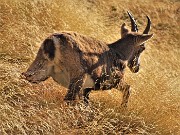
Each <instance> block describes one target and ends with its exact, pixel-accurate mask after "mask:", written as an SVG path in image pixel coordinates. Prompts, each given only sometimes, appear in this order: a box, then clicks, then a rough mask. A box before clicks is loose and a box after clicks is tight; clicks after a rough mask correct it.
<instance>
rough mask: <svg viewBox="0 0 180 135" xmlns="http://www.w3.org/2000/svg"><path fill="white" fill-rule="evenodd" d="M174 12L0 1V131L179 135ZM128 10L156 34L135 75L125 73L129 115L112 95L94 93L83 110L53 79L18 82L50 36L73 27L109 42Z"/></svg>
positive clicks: (144, 5) (88, 0) (116, 1)
mask: <svg viewBox="0 0 180 135" xmlns="http://www.w3.org/2000/svg"><path fill="white" fill-rule="evenodd" d="M179 7H180V2H178V1H175V0H161V1H158V2H157V1H155V0H145V1H144V0H132V1H120V0H111V2H110V1H107V0H105V1H101V0H97V1H95V0H73V1H72V0H61V1H59V0H52V1H50V2H49V1H48V0H44V1H43V0H27V1H26V2H24V1H23V0H14V1H12V0H1V3H0V27H1V28H0V39H1V40H0V134H48V135H49V134H117V133H118V134H120V133H126V134H129V133H133V134H135V133H139V134H163V135H165V134H180V131H179V129H180V120H179V119H178V118H179V117H180V116H179V115H180V103H179V101H180V85H179V84H180V61H179V60H178V58H179V57H180V47H179V42H180V41H179V38H180V34H179V29H180V28H179V26H180V23H179V22H180V8H179ZM127 10H130V11H131V12H132V13H133V14H134V15H135V16H136V18H137V19H138V25H139V29H140V30H141V31H142V30H143V28H144V27H145V25H146V20H145V15H146V14H147V15H149V16H150V17H151V19H152V32H153V33H154V37H153V39H152V40H151V41H149V42H148V44H149V45H148V46H147V49H146V51H145V52H144V53H143V55H142V59H141V70H140V72H139V73H138V74H133V73H130V71H129V70H128V69H127V74H126V80H127V82H128V83H129V84H131V86H132V94H131V97H130V102H129V107H128V110H121V108H120V107H119V106H120V102H121V97H120V95H121V94H120V93H119V92H117V91H116V90H112V91H108V92H93V93H92V94H91V99H92V103H91V105H90V107H88V108H84V107H83V106H82V105H81V104H80V105H77V106H75V107H73V106H72V107H68V106H66V105H65V104H64V102H63V97H64V95H65V93H66V90H65V89H64V88H62V87H61V86H59V85H57V84H56V83H55V82H53V81H52V80H51V79H49V80H48V81H46V82H44V83H41V84H39V85H31V84H29V83H27V82H25V81H24V80H22V79H20V73H21V72H23V71H25V69H27V67H28V65H29V64H30V63H31V62H32V60H33V59H34V57H35V55H36V52H37V50H38V47H39V46H40V43H41V42H42V40H43V39H44V38H45V37H47V36H48V35H49V34H51V33H53V32H58V31H62V30H71V31H77V32H79V33H83V34H86V35H89V36H93V37H96V38H97V39H100V40H104V41H107V42H112V41H115V40H116V39H118V38H119V36H120V35H119V31H120V28H119V27H120V24H122V23H123V22H127V23H128V24H129V20H128V17H127V15H126V11H127Z"/></svg>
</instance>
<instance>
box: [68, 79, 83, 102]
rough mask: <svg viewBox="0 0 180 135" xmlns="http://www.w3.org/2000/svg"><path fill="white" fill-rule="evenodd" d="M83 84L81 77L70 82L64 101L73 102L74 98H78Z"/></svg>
mask: <svg viewBox="0 0 180 135" xmlns="http://www.w3.org/2000/svg"><path fill="white" fill-rule="evenodd" d="M82 84H83V79H82V77H77V78H74V79H72V80H71V81H70V85H69V89H68V92H67V94H66V96H65V98H64V100H69V101H72V100H75V99H76V96H77V95H78V96H80V94H79V91H80V90H81V87H82Z"/></svg>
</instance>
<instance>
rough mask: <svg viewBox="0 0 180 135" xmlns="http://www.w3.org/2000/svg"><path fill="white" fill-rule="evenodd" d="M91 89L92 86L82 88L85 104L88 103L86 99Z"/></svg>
mask: <svg viewBox="0 0 180 135" xmlns="http://www.w3.org/2000/svg"><path fill="white" fill-rule="evenodd" d="M91 90H92V88H85V89H84V90H83V98H84V102H85V103H86V104H88V103H89V101H88V100H89V94H90V92H91Z"/></svg>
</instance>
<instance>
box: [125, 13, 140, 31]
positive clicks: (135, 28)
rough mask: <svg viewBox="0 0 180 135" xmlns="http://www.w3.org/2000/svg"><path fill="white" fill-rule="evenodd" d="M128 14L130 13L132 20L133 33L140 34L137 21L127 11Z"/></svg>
mask: <svg viewBox="0 0 180 135" xmlns="http://www.w3.org/2000/svg"><path fill="white" fill-rule="evenodd" d="M127 13H128V15H129V18H130V20H131V31H133V32H138V27H137V25H136V21H135V19H134V17H133V15H132V14H131V13H129V11H127Z"/></svg>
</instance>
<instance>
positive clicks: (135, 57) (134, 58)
mask: <svg viewBox="0 0 180 135" xmlns="http://www.w3.org/2000/svg"><path fill="white" fill-rule="evenodd" d="M128 15H129V18H130V21H131V32H134V33H138V27H137V24H136V21H135V19H134V17H133V16H132V14H131V13H129V12H128ZM146 17H147V26H146V28H145V30H144V32H143V34H142V35H140V36H139V37H141V36H142V37H143V36H145V37H144V38H146V39H149V37H152V34H151V35H148V33H149V31H150V27H151V20H150V18H149V17H148V16H146ZM122 29H124V28H122ZM123 31H125V30H122V31H121V35H122V36H124V35H125V32H124V33H123ZM126 33H127V32H126ZM137 38H138V36H137ZM140 39H142V38H140ZM144 50H145V43H142V44H140V45H139V46H137V47H136V48H135V50H134V52H133V54H132V55H131V57H130V59H129V60H128V67H129V69H130V70H131V71H132V72H133V73H137V72H138V71H139V67H140V61H139V59H140V54H141V53H142V52H143V51H144Z"/></svg>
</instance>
